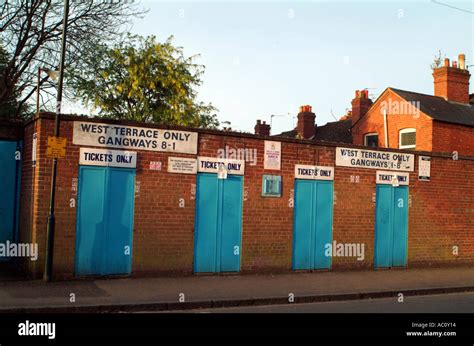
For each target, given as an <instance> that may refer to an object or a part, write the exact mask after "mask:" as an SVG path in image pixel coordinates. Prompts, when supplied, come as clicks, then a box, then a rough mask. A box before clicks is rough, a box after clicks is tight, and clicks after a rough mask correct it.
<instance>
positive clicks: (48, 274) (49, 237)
mask: <svg viewBox="0 0 474 346" xmlns="http://www.w3.org/2000/svg"><path fill="white" fill-rule="evenodd" d="M68 15H69V0H64V16H63V36H62V42H61V60H60V65H59V82H58V97H57V102H56V116H55V120H54V136H55V137H59V115H60V113H61V102H62V99H63V78H64V58H65V55H66V33H67V21H68ZM56 167H57V158H53V168H52V170H51V197H50V200H49V215H48V223H47V232H46V254H45V256H46V259H45V264H44V275H43V280H44V281H47V282H49V281H51V279H52V271H53V250H54V228H55V221H56V220H55V217H54V199H55V197H56Z"/></svg>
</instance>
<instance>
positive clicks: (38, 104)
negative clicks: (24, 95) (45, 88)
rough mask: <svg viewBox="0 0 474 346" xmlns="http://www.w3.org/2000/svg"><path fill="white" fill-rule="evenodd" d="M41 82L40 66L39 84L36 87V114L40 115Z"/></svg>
mask: <svg viewBox="0 0 474 346" xmlns="http://www.w3.org/2000/svg"><path fill="white" fill-rule="evenodd" d="M40 82H41V67H38V86H37V88H36V116H38V115H39V108H40Z"/></svg>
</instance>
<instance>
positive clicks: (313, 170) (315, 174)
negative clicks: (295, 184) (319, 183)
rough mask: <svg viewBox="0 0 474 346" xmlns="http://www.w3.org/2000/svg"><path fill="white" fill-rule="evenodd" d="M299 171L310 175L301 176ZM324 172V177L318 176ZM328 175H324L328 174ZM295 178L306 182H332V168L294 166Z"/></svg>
mask: <svg viewBox="0 0 474 346" xmlns="http://www.w3.org/2000/svg"><path fill="white" fill-rule="evenodd" d="M301 170H309V173H310V174H302V173H301ZM321 172H325V174H324V175H320V173H321ZM328 173H329V175H326V174H328ZM295 178H296V179H307V180H327V181H333V180H334V167H329V166H312V165H295Z"/></svg>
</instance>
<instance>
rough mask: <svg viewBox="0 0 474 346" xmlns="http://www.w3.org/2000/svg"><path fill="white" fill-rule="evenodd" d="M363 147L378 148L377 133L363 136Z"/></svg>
mask: <svg viewBox="0 0 474 346" xmlns="http://www.w3.org/2000/svg"><path fill="white" fill-rule="evenodd" d="M364 145H365V146H368V147H378V146H379V135H378V133H375V132H373V133H367V134H365V135H364Z"/></svg>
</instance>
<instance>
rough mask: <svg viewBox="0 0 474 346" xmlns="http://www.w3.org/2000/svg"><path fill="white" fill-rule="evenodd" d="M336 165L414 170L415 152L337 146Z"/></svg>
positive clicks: (401, 170) (403, 170)
mask: <svg viewBox="0 0 474 346" xmlns="http://www.w3.org/2000/svg"><path fill="white" fill-rule="evenodd" d="M372 156H374V157H372ZM399 158H400V159H401V160H399ZM362 162H366V163H372V164H373V166H370V165H369V166H367V165H366V164H362ZM336 166H343V167H353V168H366V169H376V170H381V169H385V170H391V171H400V172H413V171H414V170H415V154H406V153H398V152H392V151H380V150H367V149H359V148H344V147H337V148H336ZM378 166H380V167H378Z"/></svg>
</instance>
